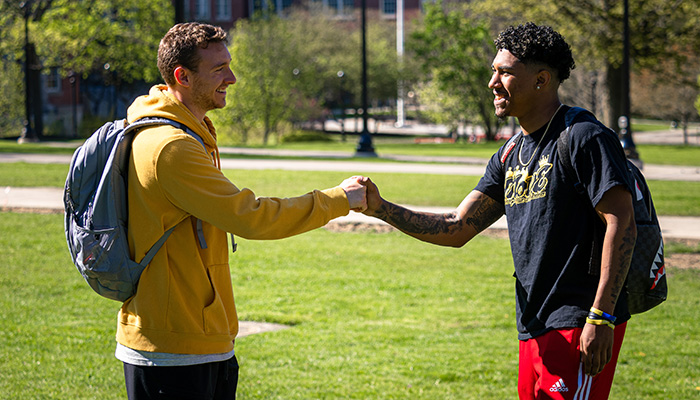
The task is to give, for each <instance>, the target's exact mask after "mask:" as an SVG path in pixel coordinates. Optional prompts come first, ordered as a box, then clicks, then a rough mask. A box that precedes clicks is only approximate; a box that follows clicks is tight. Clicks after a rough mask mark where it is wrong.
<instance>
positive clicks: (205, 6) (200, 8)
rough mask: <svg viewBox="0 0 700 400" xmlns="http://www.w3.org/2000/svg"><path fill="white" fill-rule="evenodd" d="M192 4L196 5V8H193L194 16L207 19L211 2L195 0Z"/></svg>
mask: <svg viewBox="0 0 700 400" xmlns="http://www.w3.org/2000/svg"><path fill="white" fill-rule="evenodd" d="M194 6H195V7H196V9H195V18H196V19H203V20H208V19H209V13H210V9H211V3H210V1H209V0H196V1H195V2H194Z"/></svg>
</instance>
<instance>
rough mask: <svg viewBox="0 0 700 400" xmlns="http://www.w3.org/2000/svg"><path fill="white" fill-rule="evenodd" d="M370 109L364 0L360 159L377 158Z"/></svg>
mask: <svg viewBox="0 0 700 400" xmlns="http://www.w3.org/2000/svg"><path fill="white" fill-rule="evenodd" d="M368 114H369V107H368V106H367V0H362V133H361V134H360V140H359V141H358V142H357V148H356V149H355V150H356V151H355V155H356V156H358V157H376V156H377V153H375V152H374V146H373V145H372V135H371V134H370V133H369V129H367V119H368V117H369V115H368Z"/></svg>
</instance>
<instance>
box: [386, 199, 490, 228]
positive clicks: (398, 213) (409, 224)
mask: <svg viewBox="0 0 700 400" xmlns="http://www.w3.org/2000/svg"><path fill="white" fill-rule="evenodd" d="M470 208H472V209H474V211H473V215H471V216H469V217H467V218H466V219H465V220H463V219H461V218H460V217H459V215H458V214H457V211H452V212H449V213H444V214H432V213H424V212H417V211H411V210H408V209H406V208H403V207H401V206H397V205H396V204H392V203H388V202H384V203H383V204H382V205H381V206H380V207H379V208H378V209H377V210H376V212H375V215H374V216H375V217H377V218H379V219H381V220H383V221H385V222H387V223H389V224H391V225H393V226H395V227H396V228H398V229H400V230H402V231H403V232H406V233H412V234H421V235H439V234H445V233H447V234H451V233H455V232H457V231H459V230H461V229H463V228H464V226H465V224H466V225H470V226H471V227H472V228H473V229H474V230H475V231H476V232H481V231H483V230H484V229H486V228H488V227H489V226H490V225H491V224H493V223H494V222H495V221H496V220H498V218H500V217H501V215H503V209H502V207H501V206H500V205H499V204H498V203H497V202H495V201H494V200H493V199H491V198H490V197H487V196H482V197H480V198H478V199H476V200H474V203H473V204H472V205H471V206H470Z"/></svg>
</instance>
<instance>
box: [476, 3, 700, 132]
mask: <svg viewBox="0 0 700 400" xmlns="http://www.w3.org/2000/svg"><path fill="white" fill-rule="evenodd" d="M628 4H629V24H630V30H631V34H630V58H631V59H632V63H631V65H632V68H634V69H636V70H640V69H645V68H647V69H651V70H652V71H654V72H656V73H660V74H661V76H663V77H666V78H668V77H673V76H674V75H675V74H683V72H682V69H683V67H684V65H685V63H686V59H687V58H688V55H691V54H697V53H698V49H700V23H699V21H700V8H699V7H697V3H696V2H693V1H674V2H669V1H666V0H649V1H629V2H628ZM468 7H469V10H470V12H471V13H473V14H474V15H480V16H482V17H484V18H488V20H490V21H492V25H491V27H492V33H493V34H494V35H495V34H497V33H498V32H500V31H502V30H503V29H504V28H505V27H506V26H508V25H517V24H522V23H525V22H527V21H532V22H535V23H536V24H545V25H550V26H552V27H553V28H554V29H555V30H557V31H558V32H559V33H561V34H562V35H563V36H564V38H565V39H566V40H567V42H568V43H569V44H570V45H571V47H572V51H573V53H574V59H575V60H576V63H577V65H579V66H583V67H584V68H586V69H588V70H589V71H601V72H602V73H603V74H602V75H603V76H604V82H603V84H604V91H605V92H606V94H607V97H608V99H607V100H606V103H605V104H603V107H604V108H605V109H606V110H605V111H606V112H605V113H604V114H605V121H604V122H605V123H606V124H607V125H608V126H611V127H616V121H617V118H618V116H620V115H621V110H620V107H619V105H620V104H621V96H622V91H621V90H620V84H619V82H620V79H621V73H622V70H621V64H622V54H623V51H622V50H623V37H622V30H623V0H605V1H599V0H582V1H568V2H562V1H556V0H518V1H514V2H496V1H490V0H475V1H472V2H469V6H468ZM660 60H661V62H660ZM665 60H673V61H674V62H672V63H671V62H663V61H665ZM669 69H670V70H671V71H673V72H669ZM691 86H695V85H693V84H692V82H691ZM672 87H673V89H674V90H672V91H671V92H670V93H671V94H672V95H673V92H674V91H676V89H678V84H677V83H676V84H672ZM577 97H579V101H580V97H581V94H578V96H577ZM684 101H687V100H684Z"/></svg>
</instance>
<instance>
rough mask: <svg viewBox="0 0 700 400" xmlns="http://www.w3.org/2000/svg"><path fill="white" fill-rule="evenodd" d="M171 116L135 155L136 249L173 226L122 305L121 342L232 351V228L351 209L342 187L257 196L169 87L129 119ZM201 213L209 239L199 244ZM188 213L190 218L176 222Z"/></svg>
mask: <svg viewBox="0 0 700 400" xmlns="http://www.w3.org/2000/svg"><path fill="white" fill-rule="evenodd" d="M147 116H153V117H165V118H169V119H172V120H175V121H178V122H181V123H183V124H185V125H186V126H188V127H189V128H190V129H192V130H193V131H195V132H196V133H197V134H198V135H199V136H201V138H202V139H203V140H204V143H205V145H206V148H207V151H206V152H205V151H204V148H203V147H202V145H201V144H200V143H199V142H197V140H196V139H194V138H193V137H192V136H190V135H188V134H187V133H185V132H183V131H182V130H179V129H177V128H174V127H172V126H170V125H162V126H157V127H152V128H146V129H144V130H142V131H141V132H139V133H138V134H137V136H136V137H135V138H134V141H133V145H132V152H131V157H130V159H129V177H128V196H129V199H128V202H129V226H128V231H129V248H130V250H131V252H132V253H131V255H132V257H133V259H135V260H137V261H139V260H141V259H142V258H143V257H144V255H145V254H146V252H147V251H148V249H149V248H150V247H151V246H152V245H153V243H155V242H156V241H157V240H158V238H160V237H161V235H163V233H164V232H165V231H166V230H168V229H169V228H171V227H173V226H176V225H177V227H176V228H175V230H174V231H173V233H172V235H171V236H170V238H169V239H168V240H167V241H166V242H165V244H164V245H163V247H162V248H161V250H160V251H159V252H158V254H157V255H156V256H155V258H153V260H152V261H151V263H150V264H149V266H148V267H147V268H146V269H145V270H144V272H143V274H142V275H141V278H140V280H139V284H138V289H137V292H136V295H134V297H132V298H130V299H128V300H127V301H126V302H124V304H123V305H122V308H121V309H120V310H119V317H118V325H117V341H118V342H119V343H121V344H122V345H124V346H127V347H129V348H132V349H135V350H143V351H157V352H164V353H177V354H213V353H225V352H228V351H231V350H232V348H233V339H234V338H235V337H236V334H237V333H238V317H237V315H236V308H235V304H234V299H233V289H232V286H231V273H230V270H229V264H228V254H229V250H228V238H227V235H226V232H231V233H233V234H235V235H238V236H241V237H244V238H249V239H279V238H284V237H289V236H292V235H296V234H299V233H303V232H306V231H309V230H311V229H315V228H318V227H321V226H323V225H325V224H326V223H327V222H328V221H330V220H331V219H333V218H336V217H339V216H342V215H346V214H347V213H348V211H349V205H348V200H347V197H346V195H345V192H344V191H343V189H342V188H340V187H335V188H332V189H327V190H323V191H313V192H311V193H307V194H306V195H303V196H300V197H295V198H289V199H280V198H256V196H255V194H254V193H253V192H252V191H250V190H249V189H239V188H238V187H236V185H234V184H233V183H231V181H229V180H228V179H227V178H226V177H225V176H224V175H223V174H222V173H221V171H220V169H219V168H220V167H219V164H220V161H219V157H218V149H217V145H216V133H215V130H214V127H213V126H212V124H211V121H209V119H208V118H206V117H205V120H204V121H199V120H197V119H196V118H195V116H194V115H193V114H192V113H191V112H190V111H189V110H188V109H187V108H186V107H185V106H184V105H183V104H182V103H180V102H179V101H178V100H177V99H176V98H175V97H174V96H172V94H170V93H168V91H167V87H166V86H160V85H159V86H154V87H153V88H152V89H151V90H150V92H149V94H148V95H146V96H141V97H139V98H137V99H136V100H135V101H134V103H133V104H132V105H131V106H130V107H129V110H128V120H129V122H134V121H136V120H138V119H141V118H143V117H147ZM194 217H196V218H199V219H201V220H202V222H203V225H204V237H205V239H206V243H207V248H206V249H202V248H200V246H199V242H198V240H197V232H196V223H195V221H196V219H195V218H194ZM184 219H189V221H188V222H183V223H182V224H179V225H178V223H179V222H180V221H183V220H184Z"/></svg>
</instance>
